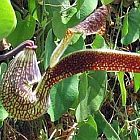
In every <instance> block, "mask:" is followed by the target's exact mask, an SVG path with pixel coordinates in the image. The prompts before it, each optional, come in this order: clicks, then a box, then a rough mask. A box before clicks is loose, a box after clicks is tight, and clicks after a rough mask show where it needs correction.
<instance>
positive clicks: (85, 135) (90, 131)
mask: <svg viewBox="0 0 140 140" xmlns="http://www.w3.org/2000/svg"><path fill="white" fill-rule="evenodd" d="M97 136H98V132H97V125H96V122H95V120H94V119H93V117H92V116H89V117H88V118H87V120H85V121H83V122H81V123H79V130H78V134H77V135H76V136H75V140H97Z"/></svg>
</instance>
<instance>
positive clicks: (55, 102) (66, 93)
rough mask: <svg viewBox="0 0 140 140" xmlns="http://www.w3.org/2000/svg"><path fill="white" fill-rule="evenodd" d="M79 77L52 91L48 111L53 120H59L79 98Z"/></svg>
mask: <svg viewBox="0 0 140 140" xmlns="http://www.w3.org/2000/svg"><path fill="white" fill-rule="evenodd" d="M78 83H79V80H78V77H77V76H73V77H71V78H68V79H65V80H63V81H62V82H60V83H58V84H57V85H55V86H54V87H53V88H52V89H51V106H50V108H49V110H48V113H49V114H50V117H51V120H52V121H56V120H58V119H59V118H60V117H61V116H62V114H64V112H66V111H67V110H68V109H69V108H70V107H72V105H73V104H74V102H75V101H76V100H77V98H78V94H79V91H78Z"/></svg>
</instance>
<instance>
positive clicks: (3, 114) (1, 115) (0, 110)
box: [0, 102, 8, 122]
mask: <svg viewBox="0 0 140 140" xmlns="http://www.w3.org/2000/svg"><path fill="white" fill-rule="evenodd" d="M7 117H8V113H7V111H6V110H5V109H4V107H3V106H2V104H1V102H0V122H1V121H4V120H5V119H6V118H7Z"/></svg>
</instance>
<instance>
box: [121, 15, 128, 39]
mask: <svg viewBox="0 0 140 140" xmlns="http://www.w3.org/2000/svg"><path fill="white" fill-rule="evenodd" d="M128 26H129V24H128V14H126V15H125V16H124V19H123V26H122V38H123V37H124V36H125V35H127V34H128Z"/></svg>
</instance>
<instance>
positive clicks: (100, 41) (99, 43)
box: [92, 34, 108, 49]
mask: <svg viewBox="0 0 140 140" xmlns="http://www.w3.org/2000/svg"><path fill="white" fill-rule="evenodd" d="M92 47H93V48H97V49H98V48H108V47H107V44H106V43H105V40H104V38H103V37H102V36H101V35H98V34H96V37H95V39H94V41H93V44H92Z"/></svg>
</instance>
